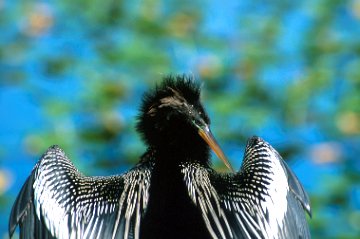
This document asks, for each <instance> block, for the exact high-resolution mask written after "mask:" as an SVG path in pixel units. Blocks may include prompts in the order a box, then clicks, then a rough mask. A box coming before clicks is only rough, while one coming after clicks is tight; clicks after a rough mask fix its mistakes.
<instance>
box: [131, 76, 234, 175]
mask: <svg viewBox="0 0 360 239" xmlns="http://www.w3.org/2000/svg"><path fill="white" fill-rule="evenodd" d="M209 125H210V119H209V117H208V115H207V114H206V112H205V109H204V107H203V105H202V104H201V102H200V86H199V84H197V83H196V82H195V81H194V80H192V79H191V78H190V77H186V76H177V77H167V78H165V79H164V81H163V82H162V83H161V84H160V85H158V86H157V87H156V88H155V89H154V90H153V91H149V92H148V93H145V95H144V98H143V102H142V106H141V112H140V115H139V118H138V124H137V129H138V131H139V133H140V134H141V135H142V137H143V139H144V140H145V142H146V143H147V144H148V145H149V146H152V147H155V148H157V149H167V150H169V151H176V152H177V153H178V154H184V153H189V154H194V155H197V154H202V153H205V154H208V153H209V146H210V148H211V149H212V150H213V151H214V152H215V154H216V155H217V156H218V157H219V158H220V159H222V160H223V161H224V163H225V165H226V166H227V167H229V168H231V166H230V164H229V163H228V161H227V159H226V157H225V156H224V154H223V152H222V150H221V149H220V147H219V145H218V144H217V142H216V140H215V138H214V137H213V135H212V133H211V131H210V128H209ZM206 158H208V157H206Z"/></svg>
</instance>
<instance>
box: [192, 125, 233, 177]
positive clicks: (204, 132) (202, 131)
mask: <svg viewBox="0 0 360 239" xmlns="http://www.w3.org/2000/svg"><path fill="white" fill-rule="evenodd" d="M198 133H199V135H200V136H201V138H203V140H204V141H205V142H206V143H207V144H208V145H209V146H210V148H211V149H212V150H213V151H214V153H215V154H216V155H217V156H218V157H219V158H220V159H221V160H222V161H223V162H224V164H225V166H226V167H227V168H228V169H230V170H231V171H232V172H235V171H234V169H233V167H232V166H231V165H230V163H229V161H228V160H227V158H226V156H225V154H224V153H223V151H222V149H221V148H220V146H219V144H218V143H217V142H216V140H215V138H214V136H213V135H212V133H211V131H210V129H209V127H208V126H206V127H204V128H201V127H199V131H198Z"/></svg>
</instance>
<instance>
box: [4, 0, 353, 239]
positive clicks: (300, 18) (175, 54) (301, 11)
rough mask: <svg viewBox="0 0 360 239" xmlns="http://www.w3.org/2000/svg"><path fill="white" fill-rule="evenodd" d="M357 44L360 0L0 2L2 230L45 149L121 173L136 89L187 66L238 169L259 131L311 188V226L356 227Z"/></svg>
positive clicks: (324, 233) (343, 230)
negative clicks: (250, 140) (249, 141)
mask: <svg viewBox="0 0 360 239" xmlns="http://www.w3.org/2000/svg"><path fill="white" fill-rule="evenodd" d="M359 54H360V0H353V1H339V0H327V1H325V0H314V1H311V0H306V1H266V0H263V1H259V0H242V1H238V0H229V1H216V0H207V1H200V0H192V1H181V0H172V1H158V0H143V1H139V0H134V1H114V0H101V1H100V0H78V1H70V0H62V1H46V0H44V1H31V0H27V1H25V0H24V1H20V0H19V1H10V0H0V122H1V123H0V217H1V218H2V220H1V221H0V237H3V238H7V232H6V230H7V221H8V216H9V212H10V209H11V206H12V204H13V202H14V200H15V198H16V195H17V193H18V192H19V190H20V188H21V186H22V184H23V183H24V181H25V179H26V177H27V176H28V175H29V174H30V172H31V169H32V168H33V166H34V165H35V163H36V161H37V160H38V158H39V157H40V156H41V154H42V153H43V152H44V151H45V150H46V149H47V147H49V146H50V145H52V144H58V145H60V146H61V147H62V148H64V149H65V151H66V152H67V154H68V155H69V157H70V158H71V159H72V161H74V163H75V164H76V165H77V166H78V167H79V169H80V170H81V171H83V172H85V173H86V174H87V175H110V174H117V173H121V172H124V171H125V170H127V169H128V168H129V167H131V166H132V165H133V164H134V163H135V162H136V161H137V160H138V158H139V156H140V155H141V154H142V152H143V151H144V147H145V146H144V145H143V144H142V142H141V141H140V138H139V136H138V135H137V134H136V132H135V130H134V125H135V122H136V115H137V108H138V106H139V103H140V100H141V95H142V93H143V92H144V91H145V90H147V89H148V88H149V87H152V86H154V85H155V83H156V82H159V81H160V80H161V79H162V78H163V77H164V76H166V75H168V74H182V73H187V74H192V75H193V76H194V77H195V78H196V79H197V80H199V81H202V82H203V92H202V93H203V94H202V99H203V102H204V104H205V105H206V108H207V109H208V113H209V115H210V117H211V118H212V129H213V132H214V134H215V137H217V139H218V141H219V143H220V145H221V146H222V147H223V148H224V151H225V152H226V154H227V155H228V157H229V158H230V160H231V163H232V164H233V166H234V167H236V168H239V167H240V165H241V161H242V156H243V150H244V146H245V143H246V139H247V138H249V137H251V136H252V135H259V136H261V137H263V138H264V139H265V140H267V141H269V142H270V143H271V144H272V145H273V146H274V147H275V148H276V149H277V150H279V152H280V153H281V155H282V156H283V157H284V159H285V160H287V162H288V163H289V165H290V167H291V168H292V169H293V170H294V171H295V173H296V174H297V175H298V177H299V179H300V181H302V183H303V184H304V186H305V188H306V190H307V191H308V192H309V194H310V197H311V205H312V210H313V218H312V219H311V220H309V223H310V227H311V232H312V237H313V238H360V161H359V160H360V159H359V155H360V136H359V135H360V58H359ZM213 158H214V160H213V161H214V166H215V167H218V168H219V170H222V168H221V167H222V166H221V164H220V163H219V162H218V160H217V159H216V157H213Z"/></svg>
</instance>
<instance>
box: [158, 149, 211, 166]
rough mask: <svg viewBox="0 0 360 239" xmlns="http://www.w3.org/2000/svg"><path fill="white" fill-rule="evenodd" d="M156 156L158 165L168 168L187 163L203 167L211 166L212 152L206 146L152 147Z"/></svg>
mask: <svg viewBox="0 0 360 239" xmlns="http://www.w3.org/2000/svg"><path fill="white" fill-rule="evenodd" d="M151 148H152V150H153V151H154V152H155V154H156V157H155V158H156V161H157V162H156V164H161V165H164V166H166V167H171V166H179V165H180V164H182V163H185V162H196V163H199V164H200V165H203V166H209V163H210V150H209V147H208V146H207V145H206V144H200V145H191V147H190V146H188V147H187V145H176V146H174V145H165V146H164V145H163V146H161V147H160V146H158V147H157V146H152V147H151Z"/></svg>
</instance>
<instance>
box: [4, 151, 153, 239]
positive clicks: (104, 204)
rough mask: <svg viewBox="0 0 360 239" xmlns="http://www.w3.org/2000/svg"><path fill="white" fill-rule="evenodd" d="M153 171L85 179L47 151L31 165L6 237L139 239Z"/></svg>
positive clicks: (147, 166) (143, 166) (141, 168)
mask: <svg viewBox="0 0 360 239" xmlns="http://www.w3.org/2000/svg"><path fill="white" fill-rule="evenodd" d="M151 170H152V165H151V163H150V162H143V163H140V164H138V165H137V166H136V167H135V168H133V169H131V170H130V171H128V172H127V173H125V174H123V175H119V176H109V177H86V176H84V175H82V174H81V173H80V172H79V171H78V170H77V169H76V168H75V167H74V165H73V164H72V163H71V162H70V161H69V159H68V158H67V157H66V155H65V153H64V151H63V150H61V149H60V148H59V147H57V146H52V147H50V148H49V149H48V151H47V152H46V153H45V154H44V155H43V157H42V158H41V159H40V160H39V162H38V163H37V164H36V166H35V168H34V169H33V171H32V173H31V175H30V176H29V178H28V179H27V181H26V182H25V184H24V186H23V187H22V189H21V191H20V193H19V195H18V197H17V199H16V201H15V204H14V206H13V208H12V211H11V215H10V221H9V234H10V235H12V234H13V233H14V231H15V229H16V227H17V225H19V226H20V238H21V239H22V238H26V239H34V238H36V239H40V238H58V239H68V238H139V230H140V224H141V218H142V216H143V214H144V212H145V210H146V206H147V202H148V198H149V195H148V189H149V185H150V174H151Z"/></svg>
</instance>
